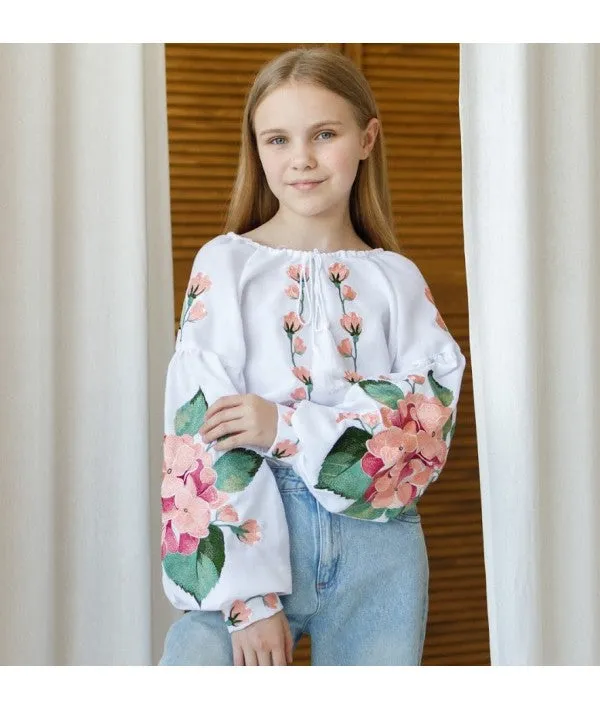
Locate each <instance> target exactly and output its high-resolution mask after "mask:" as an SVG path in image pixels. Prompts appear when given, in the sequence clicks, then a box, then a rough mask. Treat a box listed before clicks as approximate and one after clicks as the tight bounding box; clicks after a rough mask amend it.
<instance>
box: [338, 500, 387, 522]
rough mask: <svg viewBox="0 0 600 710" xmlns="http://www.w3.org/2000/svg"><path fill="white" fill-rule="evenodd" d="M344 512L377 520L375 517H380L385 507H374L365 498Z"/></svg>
mask: <svg viewBox="0 0 600 710" xmlns="http://www.w3.org/2000/svg"><path fill="white" fill-rule="evenodd" d="M342 512H343V513H344V515H349V516H350V517H352V518H361V519H362V520H375V518H380V517H381V516H382V515H383V513H384V512H385V510H384V509H383V508H373V506H372V505H371V504H370V503H367V502H365V501H364V500H357V501H355V502H354V503H352V505H351V506H349V507H348V508H346V509H345V510H344V511H342Z"/></svg>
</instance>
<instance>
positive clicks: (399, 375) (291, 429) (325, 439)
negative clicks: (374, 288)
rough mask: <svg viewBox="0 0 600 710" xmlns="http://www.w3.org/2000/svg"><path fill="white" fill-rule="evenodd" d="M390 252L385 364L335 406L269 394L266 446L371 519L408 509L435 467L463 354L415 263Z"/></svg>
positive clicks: (344, 509)
mask: <svg viewBox="0 0 600 710" xmlns="http://www.w3.org/2000/svg"><path fill="white" fill-rule="evenodd" d="M394 256H397V257H398V259H400V261H399V264H400V267H401V268H400V270H399V273H397V274H396V275H395V283H396V288H397V296H396V297H395V298H394V302H393V303H392V308H391V313H392V322H393V327H392V329H391V333H392V338H394V343H393V345H392V350H393V360H392V363H393V364H392V371H391V372H389V373H383V374H381V375H380V376H378V377H377V378H371V379H363V380H361V381H359V382H356V383H355V384H352V385H351V386H350V387H349V388H348V390H347V391H346V394H345V397H344V398H343V400H342V401H341V403H340V404H338V405H336V406H324V405H321V404H318V403H315V402H311V401H308V400H303V401H302V402H300V403H299V404H297V405H296V406H295V407H293V408H292V407H288V406H285V405H282V404H277V408H278V413H279V418H278V429H277V435H276V437H275V440H274V442H273V444H272V445H271V447H270V448H269V449H268V450H267V451H266V454H267V456H269V457H272V458H276V459H283V460H285V461H286V462H289V463H290V464H291V465H292V466H293V467H294V469H295V470H296V471H297V472H298V474H299V475H300V476H301V477H302V478H303V479H304V481H305V483H306V485H307V486H308V487H309V488H310V490H311V491H312V493H313V495H314V496H315V497H316V498H317V500H318V501H319V502H320V503H321V504H322V505H323V506H324V507H325V508H327V509H328V510H329V511H330V512H335V513H341V514H344V515H348V516H351V517H356V518H362V519H366V520H372V521H376V522H387V521H388V520H389V519H391V518H394V517H396V516H398V515H400V514H403V513H406V512H408V511H409V510H414V509H415V507H416V503H417V502H418V501H419V499H420V498H421V497H422V495H423V493H424V492H425V490H426V489H427V487H428V486H429V485H430V484H431V483H432V482H433V481H435V480H436V479H437V478H438V476H439V475H440V472H441V471H442V469H443V467H444V465H445V463H446V460H447V457H448V451H449V448H450V443H451V441H452V437H453V435H454V430H455V427H456V416H457V405H458V398H459V391H460V386H461V381H462V376H463V372H464V369H465V364H466V360H465V357H464V356H463V354H462V352H461V350H460V348H459V346H458V344H457V343H456V342H455V340H454V339H453V338H452V336H451V334H450V333H449V331H448V329H447V327H446V325H445V323H444V321H443V320H442V317H441V315H440V314H439V312H438V310H437V308H436V306H435V304H434V301H433V297H432V295H431V291H430V290H429V287H428V285H427V283H426V281H425V279H424V278H423V276H422V274H421V272H420V271H419V269H418V267H417V266H416V265H415V264H414V263H413V262H412V261H410V260H409V259H407V258H406V257H403V256H400V255H394Z"/></svg>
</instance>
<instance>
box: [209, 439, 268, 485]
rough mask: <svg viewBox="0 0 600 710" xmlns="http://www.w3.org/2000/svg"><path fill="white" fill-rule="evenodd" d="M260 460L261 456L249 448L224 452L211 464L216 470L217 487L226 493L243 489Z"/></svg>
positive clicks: (250, 479)
mask: <svg viewBox="0 0 600 710" xmlns="http://www.w3.org/2000/svg"><path fill="white" fill-rule="evenodd" d="M262 461H263V458H262V456H260V455H259V454H257V453H256V452H255V451H250V450H249V449H241V448H240V449H231V451H227V452H225V453H224V454H223V456H221V457H220V458H219V459H217V460H216V461H215V463H214V465H213V468H214V469H215V471H216V472H217V481H216V486H217V488H218V489H219V490H221V491H226V492H227V493H236V492H237V491H243V490H244V488H246V486H247V485H248V484H249V483H250V482H251V481H252V480H253V478H254V476H255V474H256V472H257V471H258V469H259V468H260V465H261V463H262Z"/></svg>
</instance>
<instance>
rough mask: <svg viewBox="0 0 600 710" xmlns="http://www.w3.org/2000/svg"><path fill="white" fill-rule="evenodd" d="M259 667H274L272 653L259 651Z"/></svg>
mask: <svg viewBox="0 0 600 710" xmlns="http://www.w3.org/2000/svg"><path fill="white" fill-rule="evenodd" d="M257 658H258V665H259V666H272V665H273V664H272V663H271V652H270V651H258V653H257Z"/></svg>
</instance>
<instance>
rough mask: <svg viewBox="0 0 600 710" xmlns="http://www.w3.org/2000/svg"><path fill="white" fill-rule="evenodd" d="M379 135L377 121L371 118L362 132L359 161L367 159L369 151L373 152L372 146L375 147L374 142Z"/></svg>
mask: <svg viewBox="0 0 600 710" xmlns="http://www.w3.org/2000/svg"><path fill="white" fill-rule="evenodd" d="M378 133H379V121H378V120H377V119H376V118H372V119H371V120H370V121H369V123H368V124H367V127H366V128H365V130H364V131H363V132H362V136H361V146H362V150H361V156H360V159H361V160H365V158H368V157H369V155H370V153H371V151H372V150H373V146H374V145H375V140H376V138H377V134H378Z"/></svg>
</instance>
